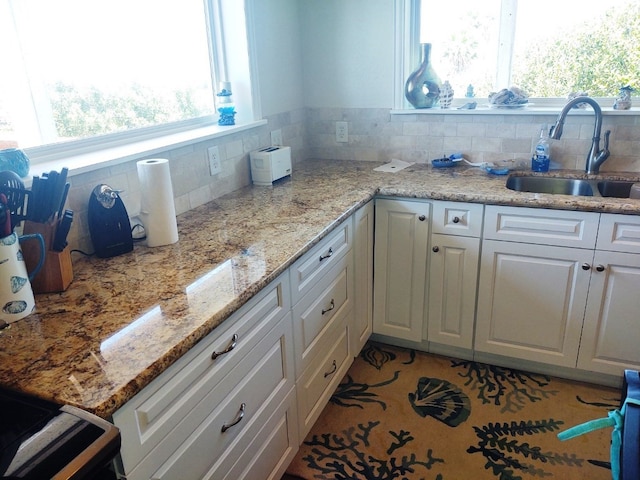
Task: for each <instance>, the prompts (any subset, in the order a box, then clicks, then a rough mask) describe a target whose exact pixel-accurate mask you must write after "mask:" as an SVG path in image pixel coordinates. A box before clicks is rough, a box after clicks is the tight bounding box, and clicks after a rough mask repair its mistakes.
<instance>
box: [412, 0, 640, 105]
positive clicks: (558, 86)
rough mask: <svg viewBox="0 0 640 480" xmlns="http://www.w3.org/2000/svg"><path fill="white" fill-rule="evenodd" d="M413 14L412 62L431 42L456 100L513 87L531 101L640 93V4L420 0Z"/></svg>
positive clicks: (625, 0) (622, 0)
mask: <svg viewBox="0 0 640 480" xmlns="http://www.w3.org/2000/svg"><path fill="white" fill-rule="evenodd" d="M407 5H408V3H405V8H407ZM410 7H411V10H410V14H409V17H410V18H411V20H410V22H414V23H413V24H411V26H410V28H408V29H407V31H406V32H407V33H406V36H407V38H410V40H408V42H409V43H408V44H406V43H405V46H404V48H405V49H406V48H407V47H409V48H410V49H411V51H412V53H411V56H410V57H405V62H406V61H409V62H410V65H412V66H413V68H415V66H416V65H417V62H418V60H419V59H418V58H417V56H418V54H417V45H418V43H431V44H432V48H431V59H432V64H433V67H434V69H435V70H436V72H437V73H438V75H439V77H440V79H441V80H442V81H444V80H448V81H449V82H450V83H451V85H452V86H453V89H454V91H455V96H456V97H463V96H465V93H466V91H467V87H468V86H469V85H473V88H474V92H475V94H476V96H477V97H478V98H487V96H488V94H489V92H492V91H498V90H500V89H502V88H506V87H509V86H512V85H515V86H518V87H520V88H522V89H523V90H525V91H526V92H527V93H528V95H529V97H531V98H562V99H565V98H566V97H567V95H568V94H569V93H571V92H586V93H587V94H589V95H591V96H594V97H616V96H617V95H618V91H619V89H620V88H621V87H623V86H626V85H631V86H632V87H635V88H640V51H639V50H638V48H637V45H638V42H640V1H638V0H609V1H607V2H602V1H600V0H585V1H584V2H581V3H580V4H579V5H578V4H575V3H574V2H561V1H560V2H559V1H557V0H535V1H533V0H484V1H482V2H478V1H477V0H448V1H447V2H436V1H434V0H413V1H412V2H411V5H410ZM405 18H406V15H405ZM409 58H411V60H409ZM404 70H405V75H406V74H407V73H408V72H410V71H411V70H412V68H411V66H408V65H405V69H404ZM405 78H406V76H405Z"/></svg>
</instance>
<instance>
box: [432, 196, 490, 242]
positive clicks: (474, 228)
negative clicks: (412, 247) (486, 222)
mask: <svg viewBox="0 0 640 480" xmlns="http://www.w3.org/2000/svg"><path fill="white" fill-rule="evenodd" d="M483 212H484V205H482V204H481V203H459V202H439V201H435V202H433V213H432V219H431V221H432V224H431V225H432V232H433V233H440V234H444V235H459V236H463V237H480V235H481V234H482V214H483Z"/></svg>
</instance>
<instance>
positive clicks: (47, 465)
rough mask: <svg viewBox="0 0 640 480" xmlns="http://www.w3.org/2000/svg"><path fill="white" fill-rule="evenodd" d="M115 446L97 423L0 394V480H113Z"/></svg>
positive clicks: (111, 432)
mask: <svg viewBox="0 0 640 480" xmlns="http://www.w3.org/2000/svg"><path fill="white" fill-rule="evenodd" d="M120 444H121V440H120V431H119V430H118V429H117V428H116V427H115V426H114V425H112V424H111V423H109V422H107V421H106V420H103V419H102V418H99V417H96V416H95V415H92V414H90V413H88V412H85V411H84V410H81V409H79V408H75V407H72V406H69V405H66V406H60V405H57V404H55V403H51V402H47V401H44V400H40V399H38V398H35V397H31V396H26V395H22V394H20V393H17V392H13V391H9V390H3V389H0V479H21V480H44V479H53V480H63V479H64V480H88V479H93V480H98V479H99V480H106V479H115V478H116V474H115V473H114V472H113V470H112V469H111V468H109V467H110V464H111V463H112V460H113V459H114V458H115V457H116V456H117V455H118V453H119V452H120Z"/></svg>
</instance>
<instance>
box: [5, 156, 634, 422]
mask: <svg viewBox="0 0 640 480" xmlns="http://www.w3.org/2000/svg"><path fill="white" fill-rule="evenodd" d="M376 166H378V164H375V163H370V162H351V161H349V162H341V161H307V162H303V163H301V164H298V165H295V166H294V173H293V177H292V178H291V179H285V180H282V181H280V182H278V183H277V184H276V185H275V186H273V187H246V188H243V189H241V190H238V191H236V192H233V193H231V194H229V195H226V196H224V197H221V198H219V199H217V200H215V201H213V202H210V203H208V204H206V205H203V206H201V207H198V208H196V209H194V210H191V211H189V212H187V213H185V214H182V215H180V216H178V230H179V236H180V240H179V242H178V243H176V244H174V245H168V246H163V247H156V248H149V247H146V246H144V245H142V244H137V245H136V246H135V248H134V251H133V252H131V253H128V254H125V255H121V256H118V257H114V258H110V259H100V258H93V257H90V258H84V257H78V256H74V257H73V266H74V275H75V278H74V281H73V282H72V283H71V285H70V287H69V288H68V289H67V291H65V292H63V293H60V294H41V295H37V296H36V306H37V310H36V312H35V313H33V314H32V315H30V316H29V317H27V318H25V319H23V320H19V321H18V322H15V323H13V324H11V325H10V326H9V327H8V328H6V329H4V330H2V331H0V385H1V386H3V387H5V388H11V389H15V390H18V391H22V392H25V393H28V394H33V395H36V396H39V397H41V398H45V399H49V400H53V401H55V402H59V403H67V404H72V405H75V406H78V407H80V408H83V409H85V410H87V411H90V412H92V413H95V414H97V415H99V416H102V417H104V418H108V417H109V416H110V415H111V414H112V413H113V412H115V411H116V410H117V409H118V408H119V407H121V406H122V405H124V403H126V402H127V401H128V400H129V399H131V398H132V397H133V396H134V395H135V394H136V393H137V392H138V391H140V390H141V389H142V388H143V387H144V386H146V385H147V384H148V383H149V382H151V381H152V380H153V379H154V378H155V377H157V376H158V375H159V374H160V373H161V372H162V371H163V370H164V369H166V368H167V367H168V366H169V365H171V364H172V363H173V362H174V361H175V360H177V359H178V358H179V357H180V356H182V355H183V354H184V353H186V352H187V351H188V350H189V349H190V348H191V347H193V346H194V345H195V344H196V343H197V342H198V341H199V340H201V339H202V338H203V337H204V336H206V335H207V334H208V333H209V332H211V331H212V330H213V329H214V328H215V327H217V326H218V325H220V323H222V322H223V321H224V320H225V319H226V318H228V317H229V316H230V315H231V314H232V313H233V312H234V311H236V310H237V309H238V308H239V307H240V306H242V305H243V304H244V303H245V302H246V301H247V300H249V299H250V298H251V297H252V296H253V295H254V294H256V293H257V292H258V291H260V290H261V289H262V288H263V287H265V286H266V285H267V284H268V283H269V282H270V281H271V280H273V279H275V278H276V277H277V276H278V275H279V274H280V273H282V272H284V271H285V270H286V269H287V268H288V267H289V266H290V265H291V264H292V263H293V262H294V261H295V260H296V259H297V258H299V257H300V256H301V255H302V254H303V253H305V252H306V251H307V250H309V249H310V248H311V247H312V246H313V245H314V244H315V243H317V242H318V241H319V240H320V239H321V238H322V237H323V236H324V235H326V234H327V233H328V232H329V231H331V230H332V229H333V228H334V227H336V226H337V225H338V224H339V223H340V222H341V221H342V220H344V219H345V218H348V217H349V216H350V215H351V214H352V213H353V212H354V211H356V210H357V209H358V208H359V207H360V206H362V205H364V204H365V203H366V202H367V201H369V200H370V199H372V198H373V197H374V196H375V195H376V194H380V195H389V196H399V197H414V198H431V199H439V200H451V201H465V202H479V203H487V204H500V205H516V206H531V207H546V208H558V209H567V210H586V211H597V212H609V213H624V214H638V213H640V200H629V199H603V198H599V197H576V196H566V195H543V194H532V193H519V192H513V191H511V190H508V189H506V188H505V187H504V183H505V177H504V176H495V175H489V174H487V173H486V172H484V171H482V170H481V169H478V168H473V167H463V166H456V167H455V168H445V169H434V168H432V167H431V166H430V165H414V166H411V167H409V168H407V169H405V170H402V171H399V172H396V173H380V172H375V171H373V168H374V167H376ZM564 174H565V175H569V174H572V175H576V176H581V174H579V173H577V172H564ZM582 176H584V175H582ZM616 178H627V179H632V180H634V181H636V180H640V176H635V177H634V176H632V175H618V176H617V177H616Z"/></svg>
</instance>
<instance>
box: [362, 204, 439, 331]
mask: <svg viewBox="0 0 640 480" xmlns="http://www.w3.org/2000/svg"><path fill="white" fill-rule="evenodd" d="M429 214H430V203H429V202H412V201H407V200H388V199H378V200H376V227H375V245H376V247H375V260H374V271H375V277H374V309H373V331H374V332H375V333H379V334H383V335H389V336H392V337H395V338H401V339H406V340H413V341H420V340H421V339H422V326H423V317H424V300H425V283H426V271H427V244H428V239H429Z"/></svg>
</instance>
